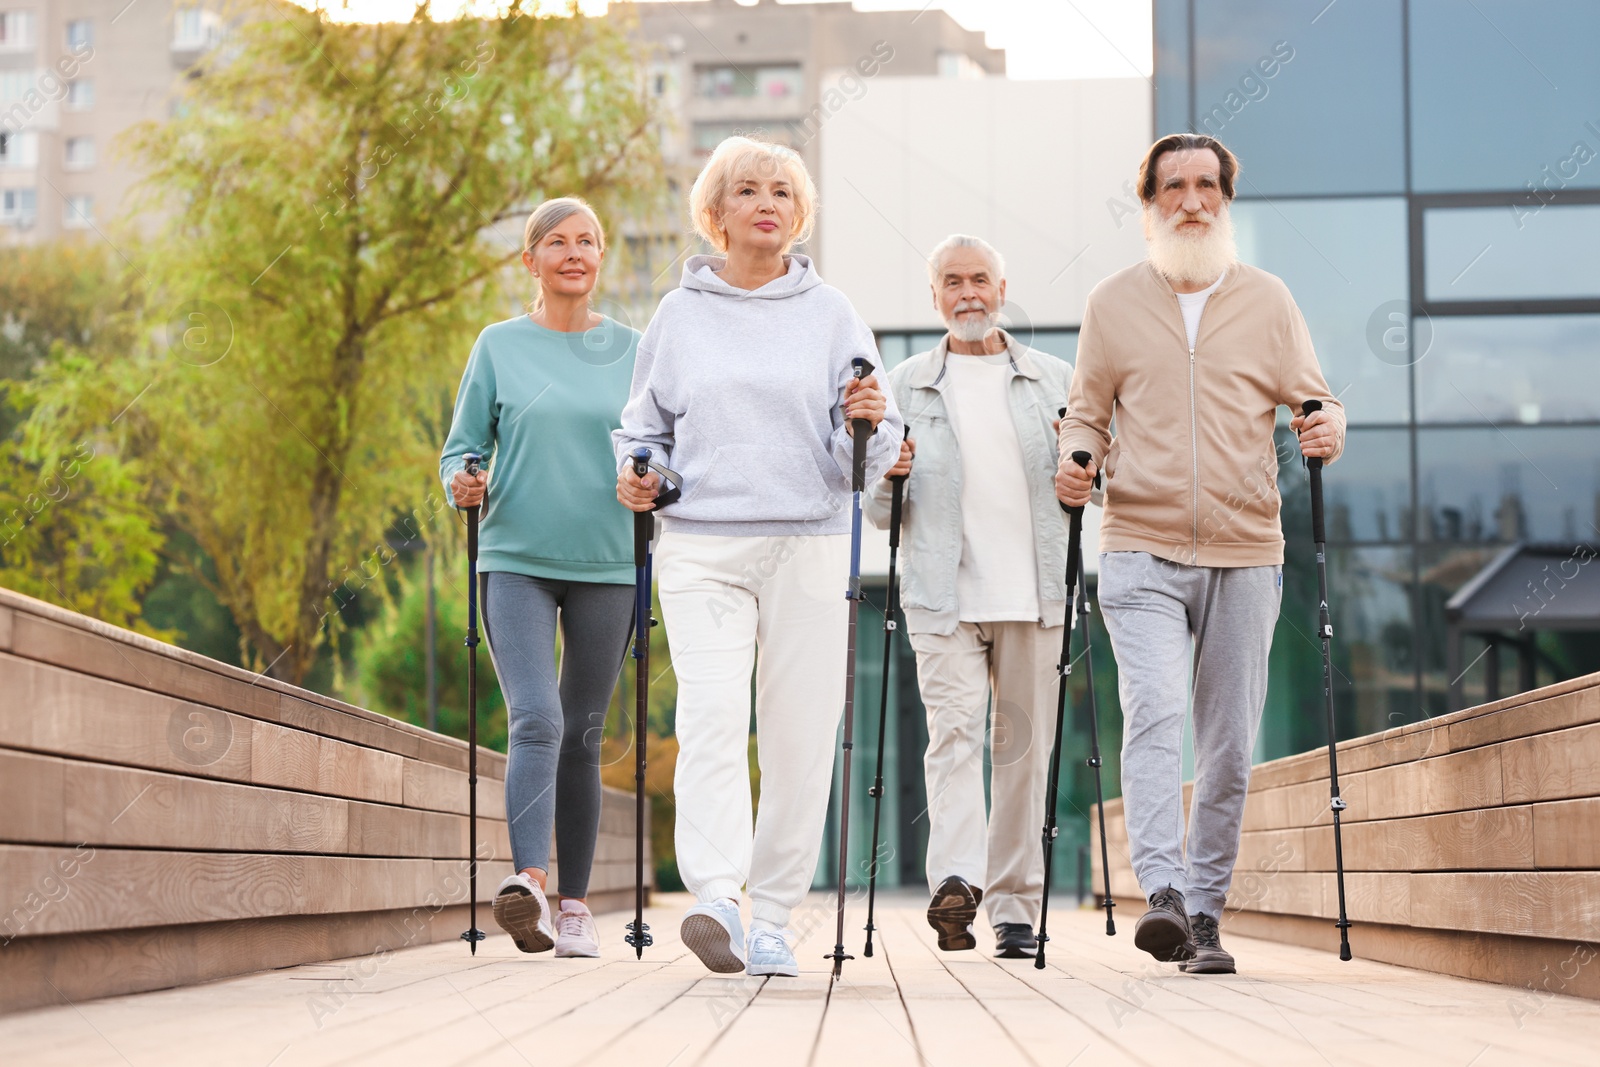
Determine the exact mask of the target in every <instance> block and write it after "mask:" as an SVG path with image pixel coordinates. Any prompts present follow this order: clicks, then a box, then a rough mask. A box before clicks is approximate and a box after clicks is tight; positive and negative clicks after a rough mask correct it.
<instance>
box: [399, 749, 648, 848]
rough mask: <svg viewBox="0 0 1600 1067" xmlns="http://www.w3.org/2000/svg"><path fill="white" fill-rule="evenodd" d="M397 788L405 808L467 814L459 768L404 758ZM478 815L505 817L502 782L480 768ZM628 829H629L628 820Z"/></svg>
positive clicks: (630, 826)
mask: <svg viewBox="0 0 1600 1067" xmlns="http://www.w3.org/2000/svg"><path fill="white" fill-rule="evenodd" d="M401 788H402V803H404V804H405V806H406V807H408V808H427V809H429V810H431V811H453V812H455V813H456V814H458V815H465V814H467V811H468V802H469V799H470V798H469V797H468V795H467V789H468V782H467V776H466V775H465V774H463V773H462V772H460V771H452V770H450V769H449V768H446V767H436V766H434V765H433V764H431V763H421V762H419V761H417V760H407V761H406V762H405V768H404V773H403V775H402V776H401ZM603 810H604V809H602V811H603ZM478 814H480V815H482V816H484V817H485V818H489V819H501V820H504V819H505V817H506V792H505V783H504V782H502V781H496V780H495V779H493V778H485V777H484V776H483V772H482V771H481V770H480V771H479V772H478ZM603 818H604V816H602V819H603ZM628 829H629V831H630V832H631V831H632V829H633V827H632V825H631V823H630V825H629V827H628Z"/></svg>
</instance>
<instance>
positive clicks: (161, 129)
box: [52, 3, 659, 681]
mask: <svg viewBox="0 0 1600 1067" xmlns="http://www.w3.org/2000/svg"><path fill="white" fill-rule="evenodd" d="M256 14H257V15H259V16H260V17H255V18H249V19H246V20H244V21H243V22H241V24H240V27H239V29H238V30H237V31H236V32H235V35H234V37H233V38H232V39H231V40H230V43H229V45H228V47H226V48H222V49H218V50H217V52H216V53H215V57H216V58H215V60H214V61H213V62H211V63H210V64H208V65H207V66H206V67H205V68H204V69H203V70H202V71H201V72H200V76H199V77H197V78H195V79H194V80H192V81H191V82H190V83H189V86H188V89H187V90H186V95H185V99H184V101H183V103H182V106H181V107H180V108H179V110H178V113H177V116H176V117H175V118H173V119H172V120H170V121H168V122H165V123H162V124H159V125H150V126H146V127H143V128H141V129H140V130H139V131H137V133H136V135H135V136H134V138H133V140H132V149H133V154H134V156H135V158H136V161H137V163H138V164H139V165H140V166H141V167H142V168H143V169H144V171H145V173H146V174H147V180H146V183H145V185H144V194H145V196H146V198H147V199H146V201H145V203H144V206H143V209H142V210H141V211H140V212H136V213H135V214H136V215H138V216H140V217H143V218H146V219H160V220H162V221H161V222H160V223H159V227H158V229H157V231H156V232H155V233H154V234H153V235H151V236H149V237H148V238H146V239H141V240H140V241H138V242H137V243H135V242H134V241H132V240H131V239H129V240H124V241H121V242H119V243H120V244H121V247H123V249H124V251H126V252H129V253H130V255H133V257H134V261H135V263H136V264H137V269H138V271H139V274H140V278H141V281H142V285H143V287H144V290H145V292H146V293H147V294H148V299H147V304H146V307H147V309H148V311H147V315H146V323H145V326H146V330H145V334H144V336H149V337H154V338H156V340H155V342H153V343H148V342H141V343H139V344H136V345H134V346H133V348H132V350H131V351H130V352H127V353H125V354H123V355H122V356H120V357H119V358H118V359H116V360H107V361H102V362H100V363H99V364H98V365H95V366H91V367H85V368H80V370H81V371H82V374H80V375H79V376H78V377H77V378H76V379H74V380H71V381H60V382H57V383H56V387H57V388H58V389H59V390H60V392H61V393H62V394H63V395H74V394H85V393H89V392H96V391H97V392H100V393H104V394H108V395H106V396H104V397H100V398H97V399H96V402H94V403H88V404H87V405H86V406H82V407H77V408H72V409H68V408H66V407H65V406H64V405H59V404H58V405H57V406H56V409H55V410H57V411H58V412H60V411H66V410H72V411H75V412H76V413H77V415H78V420H77V421H78V423H79V424H78V425H76V426H74V425H71V422H72V420H58V421H57V422H56V423H54V424H52V431H53V433H54V435H55V439H56V441H57V442H58V444H59V443H64V442H67V441H71V440H74V439H76V437H78V436H81V435H82V434H83V433H84V432H85V427H86V426H96V425H98V426H102V427H103V426H105V425H106V424H107V420H108V419H110V417H111V415H112V414H115V413H116V412H117V411H118V409H119V407H120V406H121V405H126V404H129V403H132V404H133V406H132V407H131V408H129V409H128V410H127V411H126V414H124V415H123V416H122V417H121V418H120V420H119V421H118V423H117V425H116V427H115V440H116V444H117V447H118V449H119V451H120V453H121V454H123V455H125V456H128V457H131V458H135V459H136V460H137V461H138V463H139V464H140V465H141V470H142V472H143V474H144V475H145V476H146V477H147V478H148V479H150V485H151V486H152V487H153V489H154V491H155V492H156V493H157V494H158V497H159V499H160V500H161V502H162V503H163V505H164V507H165V508H166V509H168V511H169V513H170V516H171V519H172V521H173V522H174V523H175V524H176V525H177V526H178V527H179V528H180V529H181V530H182V531H183V532H184V533H185V534H186V535H187V537H188V538H189V539H192V542H193V544H194V545H196V546H198V548H199V550H200V551H201V552H202V553H203V554H204V556H205V557H206V558H208V559H209V560H210V562H211V564H212V565H213V566H214V572H211V573H212V574H214V577H212V576H211V574H208V572H207V571H206V569H205V568H202V567H200V566H198V565H196V566H194V567H191V568H190V573H192V574H193V575H194V576H195V577H196V579H197V580H203V581H204V582H205V583H206V584H207V585H208V586H209V587H210V588H211V589H212V590H213V592H214V593H215V595H216V597H217V599H218V600H219V601H220V602H221V603H222V604H223V605H224V606H226V607H227V609H228V611H229V612H230V614H231V615H232V616H233V618H234V620H235V621H236V622H237V624H238V627H239V630H240V632H241V634H242V635H243V637H244V640H245V641H246V642H247V644H248V646H249V649H250V651H251V657H250V660H251V663H252V666H254V667H255V668H256V669H263V668H269V667H270V669H271V672H272V673H273V674H274V675H275V676H277V677H281V678H285V679H287V680H290V681H298V680H301V679H303V678H305V676H306V674H307V672H308V671H309V670H310V669H311V667H312V665H313V664H314V662H315V661H316V659H317V657H318V655H319V653H320V649H321V647H322V646H323V645H324V643H325V642H326V641H328V640H329V639H330V638H333V639H336V638H337V634H338V632H339V619H338V611H337V610H336V609H337V607H338V605H339V604H340V603H341V602H342V601H343V600H345V599H346V598H347V597H348V596H349V595H354V594H355V593H356V592H370V593H372V594H373V595H378V596H383V595H385V591H386V589H387V586H386V583H385V582H384V581H382V580H380V578H379V575H380V574H381V572H382V571H383V569H384V567H385V566H386V564H387V563H388V562H389V561H390V560H391V559H392V558H393V553H392V551H391V550H390V549H389V548H388V546H387V544H386V541H385V533H386V531H388V530H389V528H390V527H391V525H392V524H393V523H394V522H395V521H396V518H397V516H403V517H404V518H403V520H402V521H403V523H404V524H405V532H406V534H407V535H408V536H412V535H415V533H416V532H417V531H419V530H420V528H421V525H422V524H423V523H425V522H428V521H431V519H432V517H433V516H434V515H436V514H437V513H438V511H439V509H440V507H441V505H442V499H441V497H440V489H439V487H438V484H437V480H436V478H435V476H434V471H435V469H436V462H437V454H438V447H439V442H440V441H441V440H442V439H443V436H444V428H445V427H444V424H443V423H444V419H445V418H446V417H447V413H448V407H449V401H450V398H451V396H452V395H453V388H454V385H455V383H456V381H457V379H458V378H459V375H460V369H461V365H462V363H463V362H464V359H465V354H466V350H467V348H468V346H469V344H470V341H471V338H472V336H473V335H474V333H475V332H476V331H477V329H478V328H480V327H481V326H482V325H483V324H484V323H485V322H487V321H491V320H492V319H494V318H497V317H500V316H501V315H502V314H504V313H505V311H506V309H507V304H508V301H507V299H506V292H505V287H504V284H505V281H506V274H507V267H508V266H509V265H510V264H513V263H514V262H515V260H516V258H517V256H518V254H519V253H520V250H521V240H520V238H521V225H520V223H521V219H522V218H523V217H524V216H525V213H526V212H527V211H528V210H529V208H530V207H531V205H533V204H534V203H536V202H538V201H539V200H541V199H544V198H546V197H548V196H555V195H562V194H569V193H570V194H578V195H582V196H586V197H588V198H589V199H590V200H591V201H592V202H593V203H595V204H596V206H597V209H598V210H600V211H601V213H602V215H604V216H605V217H607V218H608V219H611V220H613V222H614V223H615V222H618V221H620V219H621V218H623V217H626V215H627V214H628V213H629V211H630V210H632V209H633V207H634V205H636V204H641V203H643V202H644V201H645V200H646V199H647V198H649V197H650V196H652V195H653V193H654V188H655V185H656V182H657V175H658V169H659V162H658V160H659V152H658V150H657V148H656V146H655V144H654V142H653V139H652V130H653V127H654V123H655V116H654V115H653V114H652V111H651V106H650V104H649V100H648V96H647V94H646V93H645V91H644V89H643V83H642V79H641V78H640V77H639V75H638V65H637V59H636V56H635V54H634V52H633V50H632V46H631V45H630V44H629V43H628V41H627V40H626V38H625V37H624V36H623V35H622V33H621V32H620V31H619V30H618V29H617V28H616V27H615V26H613V25H610V24H608V23H607V22H605V21H602V20H594V19H587V18H582V17H578V16H577V15H576V14H575V13H574V14H573V15H571V16H570V17H561V18H551V17H542V16H535V15H531V14H527V13H526V12H525V11H524V10H523V7H522V5H521V3H514V4H513V5H512V7H511V8H510V9H509V11H508V12H507V13H506V14H505V15H504V16H503V17H500V18H496V19H489V20H482V21H480V20H470V21H468V20H461V21H452V22H433V21H430V20H428V19H427V18H426V16H425V15H424V14H423V13H422V12H420V11H419V13H418V15H417V17H416V18H414V19H413V21H411V22H409V23H404V24H387V25H368V26H348V25H336V24H333V23H331V22H329V21H328V20H327V19H326V18H324V17H323V16H322V15H321V14H319V13H317V12H311V11H305V10H302V9H299V8H296V7H292V6H279V7H277V8H275V9H270V10H261V11H258V12H256ZM619 228H620V227H619ZM134 249H137V252H135V251H134ZM86 379H92V382H88V381H86ZM113 398H114V400H115V402H103V401H111V400H112V399H113ZM79 399H88V398H86V397H83V396H81V395H79Z"/></svg>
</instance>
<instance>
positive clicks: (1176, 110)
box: [1154, 0, 1189, 137]
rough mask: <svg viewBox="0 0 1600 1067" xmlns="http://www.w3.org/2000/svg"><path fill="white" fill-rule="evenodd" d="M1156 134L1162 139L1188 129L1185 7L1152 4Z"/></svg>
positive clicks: (1170, 0) (1162, 1) (1171, 0)
mask: <svg viewBox="0 0 1600 1067" xmlns="http://www.w3.org/2000/svg"><path fill="white" fill-rule="evenodd" d="M1154 29H1155V91H1156V133H1155V135H1156V136H1157V137H1164V136H1166V135H1167V134H1169V133H1177V132H1180V131H1182V130H1187V129H1188V128H1189V4H1188V2H1187V0H1156V4H1155V26H1154Z"/></svg>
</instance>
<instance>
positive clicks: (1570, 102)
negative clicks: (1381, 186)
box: [1334, 0, 1600, 195]
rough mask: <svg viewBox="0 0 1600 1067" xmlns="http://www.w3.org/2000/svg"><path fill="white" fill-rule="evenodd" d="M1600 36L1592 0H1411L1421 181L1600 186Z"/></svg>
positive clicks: (1432, 185) (1415, 168)
mask: <svg viewBox="0 0 1600 1067" xmlns="http://www.w3.org/2000/svg"><path fill="white" fill-rule="evenodd" d="M1339 6H1340V7H1343V6H1344V5H1343V4H1340V5H1339ZM1334 10H1338V8H1335V9H1334ZM1597 40H1600V5H1597V4H1595V3H1593V2H1592V0H1543V2H1541V3H1537V4H1529V3H1527V2H1525V0H1473V2H1472V3H1471V4H1466V5H1463V4H1461V3H1460V2H1459V0H1412V3H1411V116H1412V121H1411V129H1412V163H1411V165H1412V176H1411V180H1412V185H1413V187H1414V188H1415V189H1417V190H1419V191H1424V190H1426V191H1439V192H1445V191H1452V190H1470V189H1525V188H1528V187H1529V186H1530V185H1534V184H1537V186H1538V188H1539V189H1540V190H1541V192H1542V193H1546V195H1548V193H1554V192H1556V191H1559V190H1560V189H1562V188H1565V187H1568V186H1574V187H1585V188H1594V187H1596V186H1600V161H1597V160H1596V155H1597V154H1600V114H1597V113H1596V112H1595V109H1594V104H1595V101H1596V100H1597V99H1600V63H1597V62H1595V42H1596V41H1597Z"/></svg>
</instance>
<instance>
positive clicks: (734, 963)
mask: <svg viewBox="0 0 1600 1067" xmlns="http://www.w3.org/2000/svg"><path fill="white" fill-rule="evenodd" d="M680 934H681V936H682V937H683V943H684V944H685V945H687V946H689V951H691V952H693V953H694V954H695V955H696V956H699V957H700V962H701V963H703V964H705V965H706V966H707V967H709V968H710V969H711V970H713V971H716V972H717V973H718V974H732V973H734V972H735V971H742V970H744V924H743V923H741V922H740V921H739V905H738V904H736V903H734V902H733V901H731V900H726V899H724V900H713V901H712V902H711V903H709V904H696V905H695V906H694V907H692V908H690V909H689V910H688V912H686V913H685V914H684V916H683V926H682V927H681V929H680Z"/></svg>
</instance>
